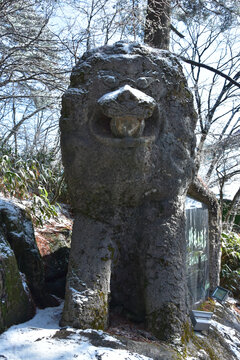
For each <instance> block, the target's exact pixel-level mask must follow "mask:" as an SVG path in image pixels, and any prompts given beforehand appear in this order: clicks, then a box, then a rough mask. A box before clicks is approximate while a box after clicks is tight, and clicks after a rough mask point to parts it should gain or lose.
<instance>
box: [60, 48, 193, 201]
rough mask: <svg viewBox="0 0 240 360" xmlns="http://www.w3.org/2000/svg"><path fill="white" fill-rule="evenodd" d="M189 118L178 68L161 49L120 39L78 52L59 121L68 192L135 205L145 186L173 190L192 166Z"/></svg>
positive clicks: (188, 103)
mask: <svg viewBox="0 0 240 360" xmlns="http://www.w3.org/2000/svg"><path fill="white" fill-rule="evenodd" d="M195 122H196V116H195V113H194V110H193V105H192V96H191V94H190V92H189V90H188V88H187V84H186V81H185V78H184V76H183V74H182V71H181V66H180V64H179V63H178V62H177V60H176V59H175V58H174V57H173V56H171V55H170V54H169V53H168V52H165V51H160V50H154V49H150V48H148V47H145V46H141V45H137V44H129V45H127V44H124V43H121V42H120V43H116V44H115V45H113V46H106V47H103V48H100V49H97V50H93V51H90V52H88V53H86V54H85V55H84V56H83V57H82V59H81V60H80V62H79V63H78V64H77V66H76V67H75V68H74V70H73V73H72V76H71V85H70V87H69V89H68V90H67V92H66V93H65V94H64V96H63V109H62V117H61V121H60V127H61V141H62V152H63V161H64V166H65V168H66V174H67V180H68V182H69V183H70V184H71V185H70V188H71V189H74V191H73V194H72V197H73V198H74V199H81V203H83V202H85V201H88V200H89V199H93V194H94V198H95V199H97V203H98V205H99V202H102V201H104V203H105V204H108V203H109V204H115V205H116V204H118V205H120V204H136V203H138V202H139V201H141V199H142V198H143V196H145V195H144V194H145V193H146V192H149V191H150V192H154V193H158V194H159V197H163V196H166V193H169V185H170V184H171V186H172V187H171V191H172V193H173V192H174V193H175V194H176V193H177V192H178V191H179V186H182V183H183V182H185V181H186V178H188V177H189V176H191V174H192V171H193V161H192V158H193V151H194V146H195V137H194V127H195ZM167 184H168V185H167ZM164 194H165V195H164ZM83 198H84V199H85V200H84V201H83ZM100 199H102V200H100ZM74 201H75V200H74ZM77 202H78V204H79V202H80V200H78V201H77V200H76V201H75V204H76V206H79V205H77ZM88 203H89V202H88ZM81 206H82V205H81ZM88 206H90V205H88Z"/></svg>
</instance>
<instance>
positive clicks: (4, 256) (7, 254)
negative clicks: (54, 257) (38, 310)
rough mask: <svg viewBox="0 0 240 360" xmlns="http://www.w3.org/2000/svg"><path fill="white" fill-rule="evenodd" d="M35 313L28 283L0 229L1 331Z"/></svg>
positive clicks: (27, 318) (29, 317)
mask: <svg viewBox="0 0 240 360" xmlns="http://www.w3.org/2000/svg"><path fill="white" fill-rule="evenodd" d="M34 314H35V306H34V303H33V300H32V298H31V295H30V292H29V290H28V287H27V284H26V283H25V281H24V277H23V275H21V274H20V273H19V270H18V266H17V262H16V258H15V255H14V252H13V251H12V249H11V247H10V245H9V243H8V242H7V240H6V239H5V237H4V234H3V233H2V231H1V229H0V333H1V332H3V331H4V330H5V329H7V328H8V327H10V326H11V325H13V324H18V323H21V322H24V321H27V320H29V319H31V318H32V317H33V315H34Z"/></svg>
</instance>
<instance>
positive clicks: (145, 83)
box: [137, 76, 154, 89]
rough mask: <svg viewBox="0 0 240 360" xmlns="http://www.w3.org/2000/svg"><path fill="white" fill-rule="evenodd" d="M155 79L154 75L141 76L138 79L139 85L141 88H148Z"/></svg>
mask: <svg viewBox="0 0 240 360" xmlns="http://www.w3.org/2000/svg"><path fill="white" fill-rule="evenodd" d="M153 81H154V78H152V77H149V76H148V77H145V76H143V77H140V78H138V79H137V87H138V88H140V89H146V88H148V87H149V85H150V84H151V83H152V82H153Z"/></svg>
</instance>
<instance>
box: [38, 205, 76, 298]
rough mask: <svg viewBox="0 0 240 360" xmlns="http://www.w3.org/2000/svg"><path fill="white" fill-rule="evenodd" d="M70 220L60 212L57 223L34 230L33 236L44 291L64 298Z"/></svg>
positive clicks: (50, 222)
mask: <svg viewBox="0 0 240 360" xmlns="http://www.w3.org/2000/svg"><path fill="white" fill-rule="evenodd" d="M71 233H72V220H71V217H70V215H69V214H68V213H66V216H64V214H63V213H62V212H61V213H60V215H59V219H58V221H55V220H54V219H52V220H51V221H49V222H48V224H46V225H45V226H44V227H42V228H37V229H35V236H36V242H37V246H38V249H39V251H40V255H41V257H42V263H43V267H44V274H45V284H46V289H47V291H48V292H49V293H50V294H54V295H56V296H57V297H59V298H64V295H65V285H66V275H67V268H68V259H69V252H70V246H71Z"/></svg>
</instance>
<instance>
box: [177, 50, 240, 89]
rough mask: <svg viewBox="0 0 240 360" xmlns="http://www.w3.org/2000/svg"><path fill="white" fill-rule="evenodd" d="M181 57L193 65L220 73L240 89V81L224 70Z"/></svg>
mask: <svg viewBox="0 0 240 360" xmlns="http://www.w3.org/2000/svg"><path fill="white" fill-rule="evenodd" d="M180 59H181V60H182V61H184V62H186V63H188V64H191V65H193V66H198V67H202V68H204V69H207V70H209V71H212V72H214V73H215V74H218V75H219V76H222V77H223V78H224V79H226V80H228V81H229V82H230V83H231V84H233V85H235V86H237V87H238V88H239V89H240V83H239V82H237V81H236V80H234V79H233V78H231V77H230V76H228V75H226V74H224V73H223V72H221V71H220V70H217V69H214V68H213V67H212V66H209V65H206V64H202V63H199V62H197V61H194V60H190V59H186V58H185V57H183V56H180Z"/></svg>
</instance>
